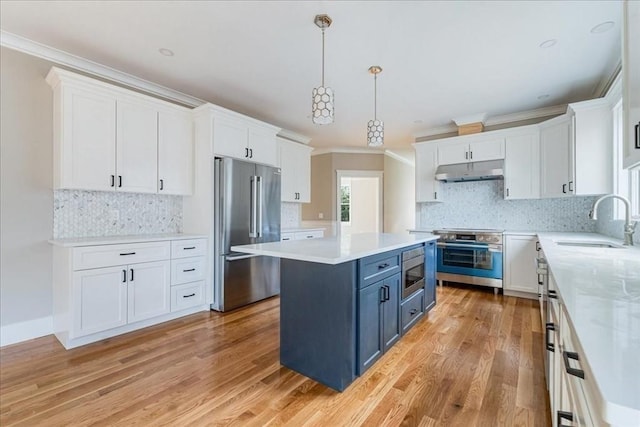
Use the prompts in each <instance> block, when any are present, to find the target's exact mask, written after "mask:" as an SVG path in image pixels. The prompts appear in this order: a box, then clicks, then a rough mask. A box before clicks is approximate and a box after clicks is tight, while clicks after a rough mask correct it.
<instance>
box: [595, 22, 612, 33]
mask: <svg viewBox="0 0 640 427" xmlns="http://www.w3.org/2000/svg"><path fill="white" fill-rule="evenodd" d="M614 25H615V23H614V22H613V21H607V22H603V23H602V24H598V25H596V26H595V27H593V28H592V29H591V32H592V33H593V34H599V33H604V32H607V31H609V30H610V29H612V28H613V26H614Z"/></svg>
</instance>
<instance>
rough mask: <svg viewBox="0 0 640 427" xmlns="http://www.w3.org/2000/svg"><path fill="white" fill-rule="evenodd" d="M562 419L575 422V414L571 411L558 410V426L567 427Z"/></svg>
mask: <svg viewBox="0 0 640 427" xmlns="http://www.w3.org/2000/svg"><path fill="white" fill-rule="evenodd" d="M562 420H567V421H572V422H573V414H572V413H571V412H565V411H558V422H557V425H558V427H567V426H564V425H563V424H562Z"/></svg>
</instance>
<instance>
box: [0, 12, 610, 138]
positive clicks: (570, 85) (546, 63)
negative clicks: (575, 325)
mask: <svg viewBox="0 0 640 427" xmlns="http://www.w3.org/2000/svg"><path fill="white" fill-rule="evenodd" d="M0 5H1V6H0V7H1V9H0V26H1V28H2V30H4V31H8V32H11V33H14V34H17V35H20V36H23V37H26V38H28V39H31V40H33V41H37V42H40V43H43V44H45V45H49V46H52V47H55V48H58V49H61V50H63V51H66V52H69V53H72V54H75V55H78V56H81V57H83V58H87V59H90V60H92V61H95V62H98V63H100V64H104V65H107V66H110V67H113V68H115V69H118V70H121V71H124V72H127V73H129V74H132V75H135V76H138V77H141V78H144V79H147V80H149V81H152V82H155V83H158V84H161V85H164V86H167V87H170V88H172V89H176V90H179V91H181V92H184V93H186V94H189V95H193V96H195V97H198V98H201V99H204V100H207V101H210V102H213V103H215V104H218V105H221V106H224V107H227V108H230V109H233V110H236V111H238V112H241V113H244V114H247V115H250V116H252V117H255V118H258V119H261V120H264V121H267V122H270V123H272V124H274V125H277V126H281V127H283V128H286V129H289V130H292V131H295V132H298V133H301V134H303V135H307V136H309V137H311V138H312V141H311V145H313V146H316V147H330V146H333V147H336V146H357V147H365V146H366V139H365V131H366V123H367V121H368V120H369V119H370V118H372V116H373V80H372V77H371V75H370V74H369V73H368V72H367V69H368V68H369V66H371V65H380V66H382V68H383V70H384V71H383V72H382V74H380V75H379V78H378V117H379V118H381V119H382V120H384V121H385V133H386V137H385V145H386V146H387V147H406V146H408V144H410V143H411V142H413V139H414V135H415V134H420V133H421V132H424V131H426V130H427V129H429V128H433V127H439V126H443V125H448V124H450V123H451V119H452V118H456V117H460V116H465V115H470V114H475V113H482V112H486V113H488V114H489V117H491V116H496V115H502V114H508V113H515V112H521V111H526V110H531V109H536V108H542V107H545V106H552V105H558V104H564V103H568V102H573V101H579V100H583V99H589V98H591V97H593V96H594V90H595V88H596V87H597V86H598V84H599V83H600V82H601V80H603V79H606V78H608V77H609V76H610V74H611V73H612V71H613V70H614V69H615V67H616V65H617V64H618V62H619V60H620V25H621V4H620V2H618V1H584V2H582V1H531V2H526V1H510V2H507V1H491V2H490V1H455V2H454V1H451V2H435V1H434V2H427V1H424V2H419V1H369V2H367V1H360V2H356V1H353V2H352V1H256V2H251V1H238V2H227V1H215V2H205V1H193V2H189V1H128V2H116V1H103V2H94V1H91V2H90V1H64V2H62V1H45V2H36V1H19V2H13V1H5V0H3V1H2V2H0ZM319 13H327V14H329V15H330V16H331V18H332V19H333V24H332V25H331V27H330V28H329V29H328V30H327V33H326V73H325V74H326V75H325V80H326V85H327V86H330V87H332V88H333V89H334V90H335V93H336V95H335V103H336V109H335V114H336V119H335V123H333V124H331V125H324V126H320V125H314V124H312V123H311V119H310V118H309V117H310V110H311V90H312V88H313V87H314V86H318V85H319V84H320V60H321V32H320V30H319V29H318V28H317V27H316V26H315V25H314V24H313V18H314V16H315V15H316V14H319ZM604 21H613V22H615V26H614V27H613V29H612V30H610V31H608V32H605V33H601V34H592V33H591V32H590V29H591V28H593V27H594V26H595V25H597V24H600V23H602V22H604ZM548 39H557V44H556V45H555V46H553V47H551V48H548V49H543V48H540V47H539V45H540V44H541V43H542V42H543V41H545V40H548ZM159 48H168V49H171V50H173V51H174V52H175V56H173V57H165V56H162V55H160V54H159V53H158V49H159ZM545 94H548V95H549V97H548V98H546V99H542V100H541V99H538V97H539V96H540V95H545ZM417 122H419V123H417Z"/></svg>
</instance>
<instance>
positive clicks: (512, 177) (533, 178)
mask: <svg viewBox="0 0 640 427" xmlns="http://www.w3.org/2000/svg"><path fill="white" fill-rule="evenodd" d="M522 129H523V131H524V132H523V133H522V134H516V135H508V136H507V137H506V142H505V150H506V153H505V160H504V198H505V199H510V200H514V199H538V198H540V167H539V164H540V132H539V130H538V128H537V127H536V126H527V127H526V128H522Z"/></svg>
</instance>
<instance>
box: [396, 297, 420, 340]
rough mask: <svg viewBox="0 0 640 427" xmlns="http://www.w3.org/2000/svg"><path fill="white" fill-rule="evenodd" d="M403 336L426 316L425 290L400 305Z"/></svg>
mask: <svg viewBox="0 0 640 427" xmlns="http://www.w3.org/2000/svg"><path fill="white" fill-rule="evenodd" d="M400 312H401V321H402V334H403V335H404V334H405V333H406V332H407V331H408V330H409V329H411V327H412V326H413V325H415V324H416V322H417V321H418V319H420V318H421V317H422V316H423V315H424V289H420V290H419V291H418V292H416V293H415V294H413V295H411V296H410V297H409V298H407V300H406V301H405V302H403V303H402V304H401V305H400Z"/></svg>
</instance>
